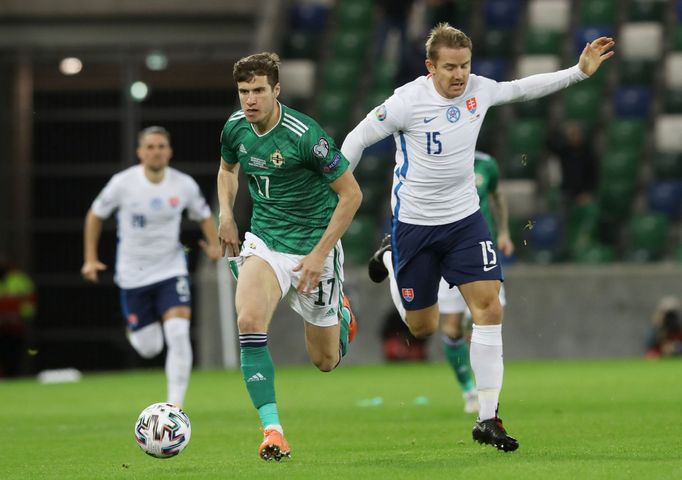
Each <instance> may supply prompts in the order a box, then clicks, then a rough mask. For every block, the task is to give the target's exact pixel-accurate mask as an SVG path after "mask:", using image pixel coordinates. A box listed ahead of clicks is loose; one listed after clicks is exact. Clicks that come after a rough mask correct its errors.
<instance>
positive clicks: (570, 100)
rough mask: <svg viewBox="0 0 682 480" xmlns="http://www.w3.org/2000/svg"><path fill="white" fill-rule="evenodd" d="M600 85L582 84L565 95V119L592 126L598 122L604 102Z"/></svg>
mask: <svg viewBox="0 0 682 480" xmlns="http://www.w3.org/2000/svg"><path fill="white" fill-rule="evenodd" d="M600 92H601V89H600V88H599V85H596V84H593V83H591V82H581V83H579V84H577V85H573V86H572V87H570V88H568V89H567V90H566V91H565V92H564V94H563V106H564V117H565V118H567V119H570V120H578V121H580V122H582V123H585V124H587V125H591V124H593V123H594V122H596V121H597V120H598V117H599V111H600V107H601V104H602V103H603V102H602V95H601V93H600Z"/></svg>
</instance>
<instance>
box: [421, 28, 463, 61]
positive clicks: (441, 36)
mask: <svg viewBox="0 0 682 480" xmlns="http://www.w3.org/2000/svg"><path fill="white" fill-rule="evenodd" d="M472 46H473V45H472V43H471V38H469V36H468V35H467V34H466V33H464V32H463V31H461V30H458V29H457V28H455V27H453V26H451V25H450V24H449V23H447V22H443V23H439V24H438V25H436V26H435V27H433V29H431V33H429V38H427V39H426V58H428V59H429V60H431V61H432V62H434V63H436V62H437V61H438V50H439V49H440V48H441V47H446V48H468V49H469V50H471V49H472Z"/></svg>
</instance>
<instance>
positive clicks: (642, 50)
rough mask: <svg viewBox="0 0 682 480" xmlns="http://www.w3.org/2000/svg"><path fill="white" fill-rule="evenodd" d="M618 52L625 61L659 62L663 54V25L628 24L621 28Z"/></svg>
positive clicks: (650, 23)
mask: <svg viewBox="0 0 682 480" xmlns="http://www.w3.org/2000/svg"><path fill="white" fill-rule="evenodd" d="M619 36H620V38H619V39H618V42H619V46H618V52H619V54H620V55H622V58H623V59H625V60H654V61H655V60H659V59H660V58H661V54H662V53H663V25H661V24H660V23H654V22H644V23H626V24H624V25H623V26H622V27H621V30H620V34H619Z"/></svg>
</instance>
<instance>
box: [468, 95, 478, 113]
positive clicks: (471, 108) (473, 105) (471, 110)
mask: <svg viewBox="0 0 682 480" xmlns="http://www.w3.org/2000/svg"><path fill="white" fill-rule="evenodd" d="M466 104H467V110H469V113H471V114H472V115H473V114H474V113H476V107H477V106H478V105H477V104H476V97H471V98H470V99H468V100H467V102H466Z"/></svg>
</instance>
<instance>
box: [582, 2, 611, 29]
mask: <svg viewBox="0 0 682 480" xmlns="http://www.w3.org/2000/svg"><path fill="white" fill-rule="evenodd" d="M616 1H617V0H590V1H584V2H580V13H579V19H580V23H581V24H583V25H613V24H614V23H615V22H616Z"/></svg>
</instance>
